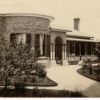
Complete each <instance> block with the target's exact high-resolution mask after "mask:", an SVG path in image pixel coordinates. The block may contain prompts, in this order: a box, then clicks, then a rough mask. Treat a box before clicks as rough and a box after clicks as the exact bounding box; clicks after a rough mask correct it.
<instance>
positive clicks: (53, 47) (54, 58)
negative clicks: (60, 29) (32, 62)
mask: <svg viewBox="0 0 100 100" xmlns="http://www.w3.org/2000/svg"><path fill="white" fill-rule="evenodd" d="M53 60H55V44H54V43H53Z"/></svg>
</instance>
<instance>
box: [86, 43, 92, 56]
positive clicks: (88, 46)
mask: <svg viewBox="0 0 100 100" xmlns="http://www.w3.org/2000/svg"><path fill="white" fill-rule="evenodd" d="M87 54H88V55H91V43H88V45H87Z"/></svg>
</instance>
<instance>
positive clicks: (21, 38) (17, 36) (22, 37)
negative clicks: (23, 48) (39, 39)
mask: <svg viewBox="0 0 100 100" xmlns="http://www.w3.org/2000/svg"><path fill="white" fill-rule="evenodd" d="M10 42H11V43H12V44H20V43H21V44H30V43H31V34H23V33H13V34H11V35H10Z"/></svg>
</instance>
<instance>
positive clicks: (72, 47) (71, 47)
mask: <svg viewBox="0 0 100 100" xmlns="http://www.w3.org/2000/svg"><path fill="white" fill-rule="evenodd" d="M69 48H70V54H71V55H73V54H74V42H70V45H69Z"/></svg>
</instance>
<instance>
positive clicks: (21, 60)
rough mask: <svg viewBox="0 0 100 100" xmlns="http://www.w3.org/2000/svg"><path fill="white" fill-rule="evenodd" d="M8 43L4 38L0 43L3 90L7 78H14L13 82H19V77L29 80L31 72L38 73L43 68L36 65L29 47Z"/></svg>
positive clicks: (33, 53) (7, 81)
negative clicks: (22, 76) (24, 76)
mask: <svg viewBox="0 0 100 100" xmlns="http://www.w3.org/2000/svg"><path fill="white" fill-rule="evenodd" d="M8 43H9V42H8V41H7V40H5V39H4V38H2V39H1V41H0V80H1V81H5V88H7V85H8V84H9V77H12V76H15V81H20V76H21V75H23V74H24V75H26V78H29V77H30V74H31V72H32V71H33V70H35V71H36V72H37V73H38V72H39V70H41V68H43V67H41V68H40V66H39V65H38V64H37V58H36V55H35V54H36V53H35V51H34V50H33V49H31V47H28V46H27V45H23V44H21V43H20V44H14V45H13V44H8ZM43 69H44V68H43Z"/></svg>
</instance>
